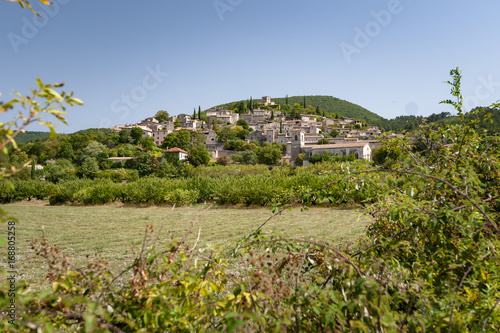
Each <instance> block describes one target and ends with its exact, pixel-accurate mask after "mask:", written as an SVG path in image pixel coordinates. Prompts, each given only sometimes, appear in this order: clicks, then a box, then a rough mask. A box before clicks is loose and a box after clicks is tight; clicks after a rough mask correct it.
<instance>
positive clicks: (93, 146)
mask: <svg viewBox="0 0 500 333" xmlns="http://www.w3.org/2000/svg"><path fill="white" fill-rule="evenodd" d="M107 156H108V148H107V147H106V146H105V145H103V144H102V143H99V142H95V141H94V142H91V143H90V144H89V145H88V146H87V147H85V148H84V149H83V150H82V152H81V154H80V161H85V160H86V159H88V158H91V157H93V158H95V159H98V158H99V159H100V160H102V159H104V158H107Z"/></svg>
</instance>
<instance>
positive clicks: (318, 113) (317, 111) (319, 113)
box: [316, 106, 321, 116]
mask: <svg viewBox="0 0 500 333" xmlns="http://www.w3.org/2000/svg"><path fill="white" fill-rule="evenodd" d="M316 114H317V115H318V116H321V110H320V109H319V106H317V107H316Z"/></svg>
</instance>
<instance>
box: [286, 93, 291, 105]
mask: <svg viewBox="0 0 500 333" xmlns="http://www.w3.org/2000/svg"><path fill="white" fill-rule="evenodd" d="M285 105H290V104H289V103H288V94H287V95H286V97H285Z"/></svg>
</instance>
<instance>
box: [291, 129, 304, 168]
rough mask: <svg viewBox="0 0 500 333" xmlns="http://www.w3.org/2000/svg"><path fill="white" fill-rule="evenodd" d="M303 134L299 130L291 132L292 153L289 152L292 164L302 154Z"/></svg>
mask: <svg viewBox="0 0 500 333" xmlns="http://www.w3.org/2000/svg"><path fill="white" fill-rule="evenodd" d="M304 141H305V139H304V132H302V131H301V130H300V129H295V130H292V151H291V155H290V157H291V159H290V161H291V162H292V163H294V162H295V159H296V158H297V155H298V154H300V153H302V148H303V147H304Z"/></svg>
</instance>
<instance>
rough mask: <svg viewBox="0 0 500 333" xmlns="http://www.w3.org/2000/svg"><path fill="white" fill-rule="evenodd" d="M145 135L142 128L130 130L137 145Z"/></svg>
mask: <svg viewBox="0 0 500 333" xmlns="http://www.w3.org/2000/svg"><path fill="white" fill-rule="evenodd" d="M143 134H144V130H143V129H142V128H140V127H134V128H132V129H131V130H130V137H131V138H132V140H134V143H135V144H137V143H138V142H139V140H141V139H142V135H143Z"/></svg>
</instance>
